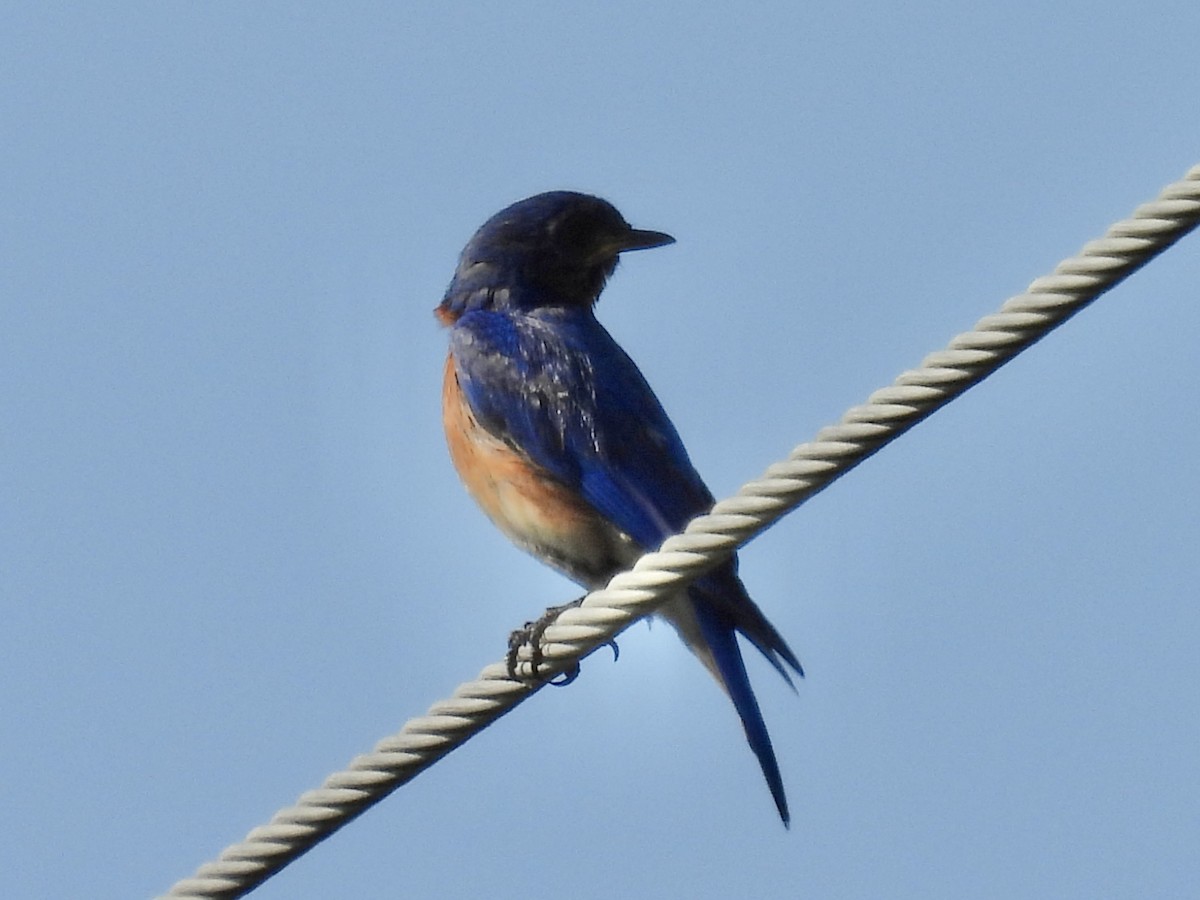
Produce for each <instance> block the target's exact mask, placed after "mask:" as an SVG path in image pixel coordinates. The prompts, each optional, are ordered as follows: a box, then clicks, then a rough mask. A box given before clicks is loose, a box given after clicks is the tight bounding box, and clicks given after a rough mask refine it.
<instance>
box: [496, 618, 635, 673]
mask: <svg viewBox="0 0 1200 900" xmlns="http://www.w3.org/2000/svg"><path fill="white" fill-rule="evenodd" d="M581 603H583V598H582V597H580V598H579V599H578V600H573V601H571V602H570V603H564V604H562V605H561V606H551V607H550V608H549V609H547V610H546V611H545V612H544V613H542V615H541V616H540V617H539V618H538V619H537V620H536V621H533V622H526V623H525V627H524V628H518V629H517V630H516V631H514V632H513V633H512V634H510V635H509V636H508V656H507V658H506V661H507V663H508V677H509V678H512V679H513V680H515V681H532V682H538V681H541V680H542V677H541V675H540V674H539V673H538V669H540V668H541V667H542V664H543V663H544V662H545V661H546V660H545V657H544V656H543V654H542V636H543V635H544V634H545V633H546V629H547V628H549V627H550V626H551V625H552V624H554V622H555V620H557V619H558V617H559V616H560V615H561V614H562V613H563V612H565V611H566V610H568V609H574V608H575V607H577V606H579V604H581ZM526 644H528V645H529V667H530V669H531V670H532V673H533V674H532V676H531V677H530V678H521V677H519V676H518V675H517V656H518V654H519V653H520V652H521V648H522V647H524V646H525V645H526ZM607 645H608V646H609V647H612V649H613V661H614V662H616V660H617V658H618V657H619V656H620V655H621V648H620V647H618V646H617V642H616V641H608V642H607ZM560 675H561V677H560V679H559V680H557V681H550V682H548V683H549V684H552V685H554V686H555V687H565V686H567V685H568V684H570V683H571V682H572V681H574V680H575V679H576V678H578V677H579V663H575V664H574V665H573V666H571V668H570V669H567V670H566V671H565V672H562V673H560Z"/></svg>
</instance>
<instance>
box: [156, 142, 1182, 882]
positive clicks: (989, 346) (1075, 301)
mask: <svg viewBox="0 0 1200 900" xmlns="http://www.w3.org/2000/svg"><path fill="white" fill-rule="evenodd" d="M1197 224H1200V165H1197V166H1195V167H1193V168H1192V169H1191V170H1190V171H1189V172H1188V173H1187V175H1185V176H1184V178H1183V179H1182V180H1180V181H1178V182H1176V183H1174V184H1172V185H1170V186H1168V187H1167V188H1166V189H1164V190H1163V192H1162V193H1161V194H1160V195H1159V197H1158V199H1157V200H1155V201H1154V202H1152V203H1148V204H1145V205H1144V206H1140V207H1138V208H1137V209H1136V210H1135V211H1134V213H1133V215H1132V216H1131V217H1130V218H1129V219H1126V220H1124V221H1122V222H1118V223H1117V224H1116V225H1114V226H1112V228H1110V229H1109V230H1108V233H1107V234H1106V235H1105V236H1104V237H1103V238H1102V239H1100V240H1097V241H1092V242H1091V243H1089V244H1087V245H1086V246H1085V247H1084V248H1083V249H1082V250H1081V251H1080V253H1079V255H1077V256H1074V257H1072V258H1071V259H1068V260H1066V261H1064V262H1062V263H1060V264H1059V265H1058V267H1057V268H1056V269H1055V270H1054V273H1053V274H1051V275H1048V276H1046V277H1044V278H1039V279H1037V280H1036V281H1034V282H1033V283H1032V284H1031V285H1030V286H1029V289H1028V290H1027V291H1025V293H1023V294H1019V295H1017V296H1015V297H1012V298H1011V299H1009V300H1008V301H1007V302H1006V303H1005V304H1004V305H1003V306H1002V307H1001V308H1000V311H999V312H997V313H995V314H993V315H989V316H985V317H984V318H982V319H980V320H979V322H977V323H976V325H975V327H974V329H972V330H971V331H968V332H966V333H964V334H960V335H959V336H958V337H956V338H954V340H952V341H951V342H950V344H949V346H948V347H947V348H946V349H945V350H941V351H938V352H936V353H932V354H930V355H929V356H927V357H926V358H925V359H924V361H923V362H922V364H921V367H920V368H918V369H912V370H910V371H907V372H904V373H902V374H901V375H900V376H899V377H898V378H897V379H896V380H895V381H894V382H893V383H892V385H891V386H889V387H886V388H883V389H881V390H878V391H876V392H875V393H873V394H872V395H871V396H870V397H869V398H868V399H867V402H866V403H865V404H863V405H861V406H855V407H852V408H851V409H850V410H848V411H847V412H846V414H845V415H844V416H842V419H841V421H840V422H839V423H838V424H836V425H831V426H828V427H826V428H823V429H821V431H819V432H818V433H817V436H816V438H815V439H814V440H813V441H811V442H809V443H805V444H801V445H800V446H798V447H796V448H795V449H794V450H793V451H792V452H791V454H790V455H789V456H788V458H787V459H786V460H783V461H781V462H778V463H775V464H774V465H772V466H770V467H769V468H768V469H767V470H766V472H764V473H763V475H762V476H761V477H760V478H758V479H756V480H754V481H751V482H748V483H747V484H745V485H743V486H742V488H741V489H740V490H739V491H738V492H737V494H735V495H734V496H733V497H731V498H729V499H726V500H722V501H721V502H720V503H718V504H717V505H716V506H714V507H713V509H712V511H711V512H710V513H709V514H707V515H704V516H700V517H699V518H697V519H695V520H693V521H692V522H691V523H690V524H689V525H688V527H687V529H686V530H685V531H684V532H683V533H682V534H679V535H675V536H674V537H671V538H668V539H667V540H666V541H665V542H664V543H663V545H662V547H661V548H660V549H659V550H658V551H656V552H653V553H648V554H646V555H645V556H643V557H642V558H641V559H639V560H638V562H637V563H636V564H635V565H634V567H633V568H632V569H631V570H630V571H628V572H622V573H620V574H618V575H616V576H614V577H613V578H612V580H611V581H610V582H609V583H608V586H607V587H605V588H604V589H602V590H599V591H595V592H593V593H591V594H589V595H588V596H587V598H586V599H585V600H584V602H583V604H582V605H581V606H579V607H577V608H573V609H568V610H566V611H565V612H563V613H562V615H560V616H559V618H558V619H557V620H556V622H555V623H554V624H553V625H551V626H549V627H548V628H547V629H546V631H545V634H544V636H543V641H542V652H543V655H544V658H545V663H544V664H543V666H542V670H541V671H542V674H543V675H546V674H547V673H553V672H562V671H566V670H569V669H571V668H572V667H573V666H574V665H575V664H576V663H577V662H578V660H580V659H581V658H583V657H584V656H586V655H588V654H589V653H591V652H593V651H594V650H595V649H596V648H597V647H599V646H602V645H603V644H604V643H606V642H608V641H610V640H611V639H612V638H613V637H615V636H616V635H618V634H619V633H620V632H621V631H623V630H625V629H626V628H628V627H629V626H630V625H632V624H633V623H634V622H635V621H637V620H638V619H639V618H641V617H642V616H645V615H647V614H649V613H651V612H653V611H654V609H655V608H657V607H658V606H659V605H660V604H662V603H663V602H664V601H665V600H666V599H667V598H668V597H669V596H671V595H672V594H673V593H675V592H677V591H678V590H680V589H681V588H683V587H685V586H686V585H687V584H688V583H690V582H691V581H692V580H693V579H694V578H696V577H698V576H699V575H701V574H702V573H703V572H705V571H707V570H708V569H709V568H711V567H713V566H715V565H718V564H719V563H720V562H721V561H723V560H724V559H725V558H727V557H728V556H729V555H730V554H731V553H733V552H734V551H735V550H736V549H737V548H738V547H739V546H741V545H742V544H744V543H746V542H747V541H748V540H750V539H751V538H752V537H754V536H755V535H757V534H759V533H761V532H762V531H763V530H765V529H766V528H767V527H769V526H770V525H772V524H773V523H774V522H776V521H777V520H778V519H780V518H781V517H782V516H784V515H786V514H787V513H789V512H791V511H792V510H793V509H795V508H796V507H797V506H799V505H800V504H801V503H803V502H805V501H806V500H808V499H809V498H810V497H812V496H813V495H814V494H816V493H818V492H819V491H821V490H823V489H824V488H826V487H828V486H829V485H830V484H831V483H832V482H833V481H834V480H835V479H837V478H839V477H840V476H842V475H844V474H845V473H846V472H848V471H850V469H852V468H854V467H855V466H857V465H858V464H859V463H860V462H862V461H863V460H864V459H866V458H867V457H868V456H870V455H872V454H873V453H875V452H876V451H877V450H879V449H880V448H881V447H883V446H884V445H885V444H887V443H888V442H890V441H892V440H894V439H895V438H897V437H899V436H900V435H901V434H903V433H904V432H905V431H907V430H908V429H909V428H911V427H912V426H914V425H915V424H917V423H918V422H920V421H921V420H923V419H925V418H926V417H928V416H930V415H931V414H933V413H934V412H935V411H936V410H938V409H940V408H941V407H942V406H944V405H945V404H946V403H948V402H949V401H950V400H953V399H954V398H955V397H957V396H958V395H959V394H961V393H963V392H964V391H965V390H967V389H968V388H969V387H971V386H972V385H973V384H975V383H977V382H978V381H980V380H982V379H983V378H985V377H986V376H988V375H990V374H991V373H992V372H994V371H995V370H996V369H998V368H999V367H1000V366H1002V365H1004V363H1006V362H1008V361H1009V360H1010V359H1012V358H1013V357H1014V356H1016V355H1017V354H1018V353H1020V352H1021V351H1022V350H1024V349H1025V348H1026V347H1028V346H1029V345H1030V344H1032V343H1034V342H1035V341H1037V340H1039V339H1041V338H1042V337H1044V336H1045V335H1046V334H1048V333H1049V332H1050V331H1051V330H1052V329H1053V328H1055V327H1056V326H1057V325H1059V324H1061V323H1062V322H1063V321H1065V320H1066V319H1067V318H1069V317H1070V316H1072V315H1074V314H1075V313H1076V312H1078V311H1079V310H1080V309H1082V308H1083V307H1084V306H1086V305H1087V304H1089V303H1090V302H1092V301H1093V300H1095V299H1096V298H1097V297H1098V296H1100V295H1101V294H1102V293H1104V292H1105V291H1107V290H1109V289H1110V288H1112V287H1113V286H1115V285H1116V284H1118V283H1119V282H1120V281H1122V280H1123V279H1124V278H1125V277H1127V276H1128V275H1129V274H1130V273H1132V272H1133V271H1135V270H1136V269H1138V268H1140V267H1141V266H1143V265H1145V264H1146V263H1147V262H1149V261H1150V260H1151V259H1153V258H1154V257H1155V256H1157V255H1158V254H1159V253H1161V252H1162V251H1163V250H1165V249H1167V248H1168V247H1169V246H1171V245H1172V244H1173V243H1175V241H1177V240H1179V239H1180V238H1181V237H1182V236H1183V235H1184V234H1186V233H1187V232H1188V231H1190V230H1192V229H1193V228H1195V227H1196V226H1197ZM519 659H520V662H519V671H520V674H523V675H529V674H530V672H531V670H530V656H529V652H528V648H523V649H522V652H521V655H520V658H519ZM539 689H540V685H537V684H526V683H521V682H517V681H513V680H512V679H510V678H509V677H508V672H507V666H506V664H505V663H504V662H498V663H494V664H492V665H490V666H488V667H487V668H485V669H484V670H483V671H482V672H481V673H480V674H479V676H478V678H477V679H476V680H475V681H472V682H468V683H466V684H463V685H460V686H459V688H458V689H457V690H456V691H455V692H454V694H453V696H452V697H451V698H450V699H448V700H443V701H441V702H438V703H435V704H434V705H433V706H432V707H430V709H429V711H428V713H426V715H424V716H422V717H419V718H415V719H411V720H410V721H408V722H407V723H405V725H404V727H403V728H402V729H401V730H400V732H399V733H397V734H396V735H394V736H392V737H389V738H386V739H384V740H383V741H381V742H380V743H379V744H378V745H376V747H375V749H374V750H373V751H372V752H371V753H368V754H365V755H363V756H359V757H357V758H355V759H354V760H353V761H352V762H351V764H350V766H349V768H347V769H346V770H345V771H344V772H339V773H336V774H334V775H331V776H330V777H329V778H328V779H326V781H325V783H324V784H323V785H322V786H321V787H320V788H319V789H317V790H314V791H309V792H307V793H305V794H302V795H301V796H300V798H299V799H298V800H297V801H296V803H295V805H293V806H290V807H288V808H286V809H283V810H280V811H279V812H278V813H276V815H275V816H274V817H273V818H272V819H271V821H270V822H269V823H268V824H267V825H264V826H261V827H259V828H256V829H254V830H253V831H251V832H250V833H249V834H248V835H247V836H246V838H245V840H243V841H242V842H241V843H238V844H235V845H233V846H231V847H228V848H226V849H225V850H224V851H223V852H222V853H221V855H220V857H218V858H217V859H216V860H214V861H212V862H209V863H206V864H204V865H203V866H201V867H200V869H199V870H197V872H196V874H195V875H194V876H192V877H191V878H187V879H184V880H182V881H180V882H178V883H177V884H175V885H174V886H173V887H172V888H171V890H170V891H169V892H168V893H167V894H166V895H164V896H166V897H176V898H178V897H190V898H196V900H200V898H232V897H240V896H242V895H244V894H245V893H247V892H249V891H250V890H252V889H253V888H254V887H256V886H257V885H259V884H261V883H262V882H263V881H265V880H266V879H267V878H269V877H270V876H271V875H272V874H274V873H275V872H277V871H279V870H280V869H282V868H283V867H284V866H286V865H288V864H289V863H290V862H292V861H293V860H294V859H296V858H297V857H299V856H300V855H301V854H303V853H304V852H306V851H307V850H309V849H310V848H311V847H313V846H314V845H315V844H317V843H318V842H320V841H321V840H323V839H324V838H326V837H328V836H329V835H331V834H332V833H333V832H334V831H336V830H337V829H339V828H341V827H342V826H343V825H345V824H346V823H347V822H349V821H350V820H352V819H354V818H356V817H357V816H358V815H360V814H361V813H363V812H364V811H365V810H366V809H367V808H368V807H370V806H372V805H374V804H375V803H378V802H379V801H380V800H382V799H383V798H384V797H386V796H387V795H388V794H390V793H391V792H392V791H394V790H396V788H398V787H400V786H401V785H402V784H405V783H406V782H408V781H411V780H412V779H413V778H415V777H416V776H417V775H418V774H419V773H420V772H421V771H423V770H424V769H426V768H428V767H429V766H431V765H433V764H434V763H435V762H437V761H438V760H439V759H441V758H442V757H443V756H445V755H446V754H447V753H449V752H450V751H451V750H453V749H455V748H456V747H458V746H460V745H461V744H463V743H465V742H466V741H467V740H468V739H469V738H470V737H472V736H473V735H475V734H476V733H478V732H479V731H481V730H482V729H483V728H485V727H486V726H487V725H489V724H491V723H492V722H493V721H494V720H496V719H497V718H499V717H500V716H502V715H504V714H505V713H507V712H509V711H510V710H512V709H514V708H515V707H516V706H517V705H518V704H520V703H521V702H522V701H524V700H525V699H526V698H528V697H530V696H532V695H533V694H534V693H536V692H537V691H538V690H539Z"/></svg>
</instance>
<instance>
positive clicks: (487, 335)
mask: <svg viewBox="0 0 1200 900" xmlns="http://www.w3.org/2000/svg"><path fill="white" fill-rule="evenodd" d="M673 242H674V238H672V237H671V236H670V235H667V234H662V233H661V232H658V231H642V230H639V229H636V228H632V227H631V226H630V225H629V223H628V222H626V221H625V219H624V218H622V216H621V214H620V213H619V212H617V210H616V209H615V208H613V206H612V205H610V204H609V203H607V202H605V201H604V200H601V199H599V198H598V197H590V196H587V195H586V194H576V193H571V192H568V191H554V192H551V193H546V194H539V195H537V196H535V197H530V198H528V199H526V200H522V201H520V202H518V203H514V204H513V205H512V206H510V207H508V208H507V209H504V210H502V211H501V212H499V213H497V214H496V215H495V216H493V217H492V218H490V219H489V220H488V221H487V222H485V223H484V224H483V227H482V228H480V229H479V230H478V231H477V232H476V233H475V236H474V237H472V238H471V240H470V242H469V243H468V244H467V246H466V247H465V248H464V249H463V252H462V256H461V257H460V258H459V262H458V268H457V269H456V270H455V273H454V279H453V280H452V281H451V282H450V287H449V288H448V289H447V291H446V296H445V297H444V298H443V300H442V302H441V304H440V305H439V306H438V308H437V310H436V313H437V317H438V319H439V320H441V322H442V323H443V324H445V325H447V326H449V328H450V353H449V357H448V358H447V360H446V370H445V381H444V385H443V391H442V417H443V424H444V426H445V429H446V441H447V443H448V444H449V447H450V456H451V458H452V459H453V461H454V466H455V468H456V469H457V470H458V474H459V475H460V476H461V478H462V480H463V482H465V484H466V486H467V490H468V491H470V493H471V495H472V496H473V497H474V498H475V500H476V502H477V503H478V504H479V505H480V506H481V507H482V508H483V511H484V512H486V513H487V514H488V516H489V517H490V518H491V520H492V521H493V522H494V523H495V524H496V525H497V526H498V527H499V528H500V530H501V531H503V532H504V533H505V534H506V535H508V537H509V538H510V539H511V540H512V541H513V542H514V543H515V544H517V546H519V547H521V548H523V549H524V550H526V551H528V552H529V553H532V554H533V555H534V556H536V557H537V558H539V559H541V560H542V561H543V562H546V563H547V564H549V565H551V566H553V567H554V568H556V569H558V570H559V571H561V572H563V573H564V574H565V575H567V576H568V577H570V578H572V579H573V580H575V581H576V582H578V583H579V584H581V585H583V586H585V587H586V588H588V589H595V588H599V587H603V586H604V585H605V584H606V583H607V582H608V580H609V578H610V577H612V576H613V575H614V574H616V573H617V572H619V571H621V570H622V569H625V568H628V567H629V566H630V565H631V564H632V563H633V561H634V560H636V559H637V558H638V556H640V555H641V554H642V553H643V552H645V551H648V550H653V549H655V548H656V547H658V545H659V544H660V543H661V542H662V541H663V540H664V539H665V538H667V537H668V536H670V535H672V534H674V533H676V532H678V531H681V530H682V529H683V527H684V526H685V525H686V524H687V523H688V521H689V520H690V519H693V518H695V517H696V516H698V515H700V514H702V513H704V512H707V511H708V510H709V509H710V508H711V507H712V505H713V496H712V494H711V493H709V490H708V488H707V487H706V486H705V484H704V482H703V481H702V480H701V478H700V475H699V474H698V473H697V472H696V470H695V468H694V467H693V466H692V463H691V461H690V460H689V459H688V455H687V451H686V450H685V449H684V447H683V442H682V441H681V440H680V439H679V435H678V433H677V432H676V431H675V426H674V425H672V424H671V420H670V419H668V418H667V414H666V412H664V411H663V408H662V405H661V404H660V403H659V401H658V398H657V397H655V396H654V392H653V391H651V390H650V386H649V385H648V384H647V383H646V379H645V378H644V377H643V376H642V373H641V372H640V371H638V368H637V366H636V365H634V363H633V360H631V359H630V358H629V357H628V356H627V355H626V354H625V351H623V350H622V349H621V348H620V347H619V346H618V345H617V343H616V341H614V340H613V339H612V337H611V336H610V335H609V333H608V332H607V331H605V330H604V328H603V326H601V324H600V323H599V322H598V321H597V320H596V316H595V313H594V312H593V307H594V306H595V305H596V301H597V299H598V298H599V296H600V292H601V290H603V288H604V283H605V281H607V279H608V277H609V276H610V275H612V273H613V270H614V269H615V268H616V266H617V257H618V255H619V254H620V253H622V252H624V251H626V250H643V249H647V248H650V247H660V246H662V245H664V244H670V243H673ZM658 614H659V615H661V616H662V617H663V618H665V619H666V620H667V621H669V622H670V623H671V624H672V625H673V626H674V627H675V630H676V631H678V632H679V636H680V637H681V638H682V639H683V642H684V643H685V644H686V645H687V646H688V648H689V649H690V650H691V651H692V653H694V654H695V655H696V656H697V657H698V658H699V659H700V661H701V662H702V663H703V664H704V665H705V667H707V668H708V670H709V672H711V673H712V675H713V676H714V677H715V678H716V679H717V682H718V683H719V684H720V685H721V686H722V687H723V688H724V689H725V691H726V692H727V693H728V694H729V697H730V699H731V700H732V701H733V705H734V707H735V708H736V709H737V712H738V715H739V716H740V717H741V720H742V725H743V727H744V728H745V730H746V738H747V740H748V741H749V743H750V749H751V750H753V751H754V755H755V756H757V757H758V762H759V764H760V765H761V766H762V771H763V775H764V776H765V777H766V780H767V785H768V787H770V790H771V796H772V797H773V798H774V800H775V806H776V807H777V808H778V810H779V815H780V817H781V818H782V819H783V822H784V824H785V825H786V824H787V823H788V820H789V816H788V808H787V798H786V797H785V795H784V790H783V780H782V778H781V776H780V774H779V764H778V763H777V762H776V760H775V753H774V751H773V750H772V748H771V739H770V737H769V736H768V734H767V727H766V723H764V722H763V718H762V713H761V712H760V711H759V708H758V701H757V700H756V699H755V697H754V692H753V691H752V690H751V688H750V681H749V678H748V677H747V675H746V667H745V664H744V663H743V661H742V654H741V650H740V648H739V646H738V641H737V634H738V633H741V634H742V635H743V636H744V637H745V638H746V639H747V640H749V641H750V643H751V644H753V645H754V646H755V647H756V648H757V649H758V650H759V651H760V652H761V653H762V654H763V655H764V656H765V657H766V658H767V659H768V660H769V661H770V662H771V664H772V665H773V666H774V667H775V668H776V669H777V670H778V671H779V673H780V674H781V675H782V676H783V677H784V679H785V680H786V681H787V682H788V684H791V683H792V682H791V679H790V678H789V676H788V672H787V668H785V664H786V665H787V666H789V667H791V668H792V669H793V670H794V671H795V672H796V673H797V674H799V675H803V674H804V673H803V671H802V670H801V668H800V663H799V661H798V660H797V659H796V655H795V654H794V653H792V651H791V649H789V647H788V645H787V643H786V642H785V641H784V639H783V638H782V637H781V636H780V635H779V632H777V631H776V630H775V628H774V627H773V626H772V625H771V623H770V622H768V621H767V619H766V617H765V616H764V615H763V614H762V612H761V611H760V610H759V608H758V607H757V606H755V605H754V602H753V601H752V600H751V599H750V597H749V595H747V593H746V589H745V587H744V586H743V585H742V582H741V580H740V579H739V578H738V576H737V561H736V558H734V559H731V560H730V561H728V562H727V563H725V564H723V565H721V566H719V567H717V568H716V569H714V570H712V571H711V572H708V573H707V574H706V575H704V576H703V577H701V578H699V579H697V580H696V581H694V582H692V584H691V586H690V587H689V588H688V589H687V591H686V592H684V593H681V594H680V595H679V596H678V597H675V598H673V599H671V600H670V601H668V602H667V603H666V604H665V605H664V606H662V607H660V608H659V612H658Z"/></svg>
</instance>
